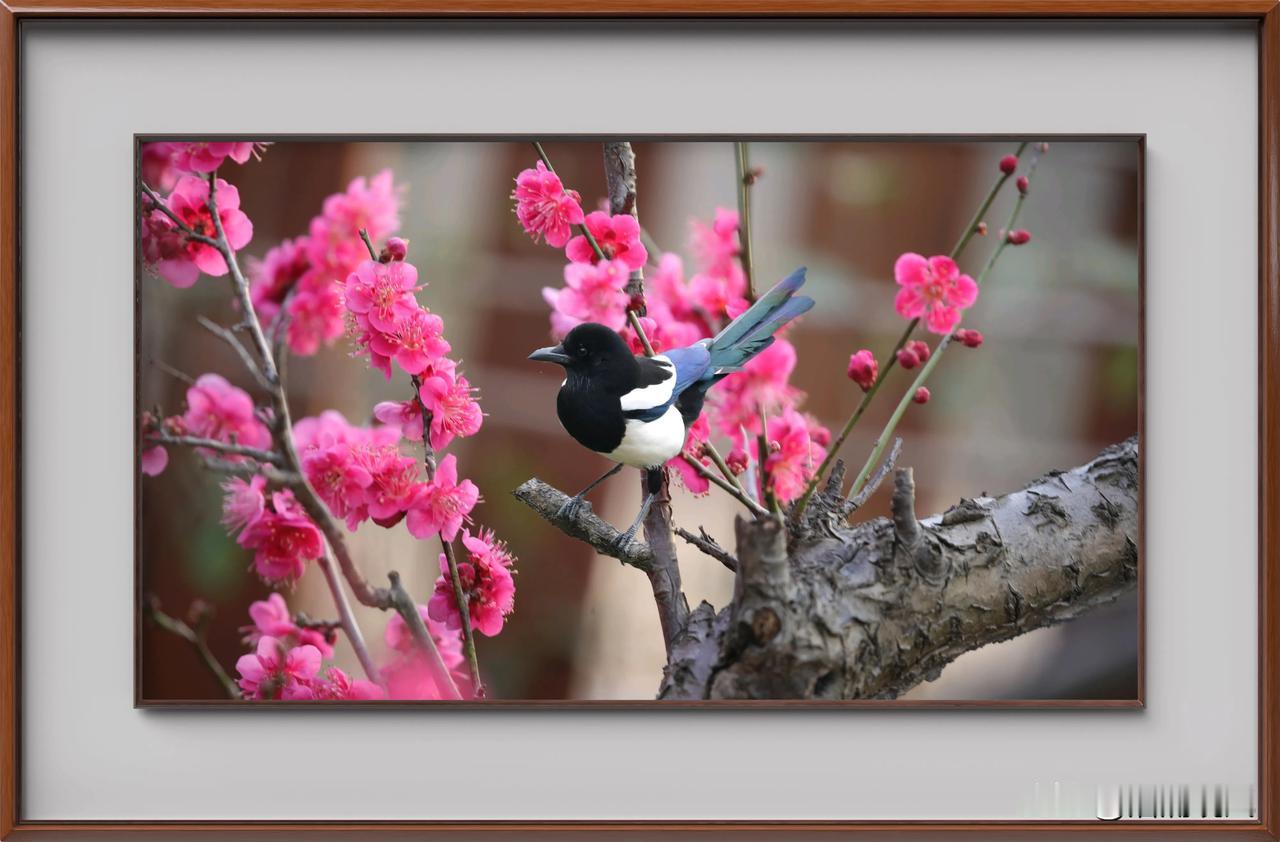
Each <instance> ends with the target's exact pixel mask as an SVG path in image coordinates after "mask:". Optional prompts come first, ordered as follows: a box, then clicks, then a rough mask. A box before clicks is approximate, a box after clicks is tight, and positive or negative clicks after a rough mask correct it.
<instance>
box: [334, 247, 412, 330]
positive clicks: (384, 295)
mask: <svg viewBox="0 0 1280 842" xmlns="http://www.w3.org/2000/svg"><path fill="white" fill-rule="evenodd" d="M418 289H419V287H418V270H417V269H416V268H414V266H413V264H412V263H405V262H404V261H399V260H398V261H396V262H394V263H378V262H376V261H373V260H365V261H362V262H361V263H360V265H359V266H357V267H356V270H355V271H354V272H352V273H351V275H350V276H348V278H347V284H346V293H345V302H346V305H347V309H348V310H349V311H351V312H352V313H357V314H359V315H362V316H364V317H365V319H367V320H368V323H369V326H370V327H372V328H373V329H374V330H378V331H382V332H383V333H390V332H392V331H394V330H395V329H396V324H397V322H399V321H400V320H401V319H403V318H406V317H409V316H412V315H413V314H414V313H415V311H417V310H418V309H419V307H418V302H417V300H416V299H415V298H414V297H413V294H414V292H415V291H417V290H418Z"/></svg>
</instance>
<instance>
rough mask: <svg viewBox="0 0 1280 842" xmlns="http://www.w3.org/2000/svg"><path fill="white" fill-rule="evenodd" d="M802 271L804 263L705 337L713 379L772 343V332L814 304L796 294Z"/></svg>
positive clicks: (802, 282) (736, 367)
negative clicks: (737, 314) (714, 375)
mask: <svg viewBox="0 0 1280 842" xmlns="http://www.w3.org/2000/svg"><path fill="white" fill-rule="evenodd" d="M804 273H805V268H804V267H803V266H802V267H800V268H799V269H797V270H796V271H794V272H792V273H791V274H790V275H788V276H787V277H786V278H784V279H783V280H782V281H780V282H778V284H777V285H776V286H774V288H773V289H771V290H769V291H768V292H766V293H765V294H764V295H762V296H760V298H759V299H758V300H757V301H756V303H754V304H752V305H751V306H750V307H749V308H748V309H747V310H746V312H744V313H742V314H741V315H740V316H738V318H736V319H734V320H733V321H732V322H730V323H729V324H728V325H727V326H726V327H725V328H724V330H722V331H720V333H718V334H717V335H716V336H715V338H714V339H711V340H709V341H708V343H707V349H708V350H709V351H710V352H711V360H710V362H711V366H710V368H711V371H713V372H715V374H716V376H717V377H716V379H719V377H721V376H723V375H725V374H729V373H731V372H734V371H737V370H739V369H740V368H742V366H743V365H745V364H746V362H747V361H748V360H750V359H751V358H752V357H754V356H755V355H756V354H759V353H760V352H761V351H763V350H764V349H765V348H768V347H769V346H770V345H772V344H773V334H774V333H776V332H777V331H778V329H779V328H781V327H782V326H783V325H784V324H786V323H787V322H789V321H791V320H792V319H794V318H796V317H797V316H800V315H802V314H804V313H807V312H808V311H809V310H810V309H811V308H812V307H813V299H812V298H809V297H807V296H803V295H799V296H797V295H796V292H797V291H798V290H799V289H800V287H802V286H804Z"/></svg>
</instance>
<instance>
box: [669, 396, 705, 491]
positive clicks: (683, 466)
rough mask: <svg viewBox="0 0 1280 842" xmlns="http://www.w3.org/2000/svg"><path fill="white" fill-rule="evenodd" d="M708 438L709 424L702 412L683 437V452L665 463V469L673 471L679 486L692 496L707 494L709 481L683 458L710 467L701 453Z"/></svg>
mask: <svg viewBox="0 0 1280 842" xmlns="http://www.w3.org/2000/svg"><path fill="white" fill-rule="evenodd" d="M710 438H711V422H710V420H709V419H708V417H707V414H706V413H705V412H704V413H703V414H701V415H699V416H698V420H697V421H694V422H693V424H692V425H691V426H690V427H689V432H688V434H687V435H686V437H685V442H684V450H682V451H681V452H680V454H679V455H677V456H676V457H675V458H673V459H670V460H669V461H668V462H667V467H668V468H670V469H672V470H673V471H675V474H676V476H677V477H679V478H680V484H681V485H683V486H684V487H685V488H686V489H688V491H689V493H691V494H694V495H702V494H706V493H707V492H709V491H710V490H711V481H710V480H709V479H707V478H706V477H704V476H703V475H702V474H701V473H699V472H698V471H696V470H694V468H693V466H692V465H690V464H689V463H688V461H687V460H686V458H685V457H688V458H689V459H697V460H698V462H700V463H701V464H703V465H707V466H710V464H711V461H710V459H709V457H707V456H705V455H703V453H702V445H703V444H704V443H706V441H707V440H708V439H710Z"/></svg>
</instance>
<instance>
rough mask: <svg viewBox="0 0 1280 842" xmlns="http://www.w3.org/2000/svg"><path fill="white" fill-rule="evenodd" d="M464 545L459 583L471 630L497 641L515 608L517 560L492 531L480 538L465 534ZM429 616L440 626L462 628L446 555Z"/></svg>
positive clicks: (468, 532) (428, 606)
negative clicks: (505, 620)
mask: <svg viewBox="0 0 1280 842" xmlns="http://www.w3.org/2000/svg"><path fill="white" fill-rule="evenodd" d="M462 545H463V546H464V547H466V550H467V557H466V558H465V559H459V560H458V580H459V582H460V583H461V585H462V593H463V596H464V597H465V598H466V600H467V613H468V616H469V617H470V620H471V628H472V629H474V630H475V631H477V632H479V633H480V634H483V635H486V636H488V637H493V636H494V635H496V634H497V633H498V632H500V631H502V624H503V622H504V619H505V618H506V616H507V615H508V614H510V613H511V612H512V610H514V608H515V596H516V583H515V579H513V578H512V575H511V565H512V564H513V562H514V561H515V559H514V558H512V556H511V553H510V552H508V551H507V546H506V544H504V543H502V542H501V541H498V540H497V539H495V538H494V535H493V532H492V531H491V530H484V529H482V530H480V532H479V533H478V534H476V535H472V534H471V532H470V530H466V531H464V532H463V533H462ZM427 613H428V616H430V617H431V619H433V620H435V621H436V622H443V623H444V624H445V627H446V628H449V629H460V628H462V616H461V611H460V609H459V608H458V600H457V594H456V593H455V592H454V587H453V579H452V577H451V576H450V574H449V562H448V560H447V559H446V558H445V556H444V554H443V553H441V555H440V578H438V579H436V590H435V593H434V594H432V596H431V600H430V601H429V602H428V603H427Z"/></svg>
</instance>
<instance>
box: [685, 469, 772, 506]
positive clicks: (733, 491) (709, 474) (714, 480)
mask: <svg viewBox="0 0 1280 842" xmlns="http://www.w3.org/2000/svg"><path fill="white" fill-rule="evenodd" d="M680 455H681V457H682V458H683V459H684V461H685V462H687V463H688V464H689V466H690V467H691V468H693V469H694V470H695V471H697V472H698V473H699V474H700V475H701V476H703V477H705V478H706V479H707V480H708V481H709V482H710V483H711V484H712V485H715V486H716V487H717V488H720V489H722V490H723V491H725V492H726V493H727V494H728V495H729V496H730V497H732V498H733V499H735V500H737V501H738V502H739V503H741V504H742V505H744V506H746V507H747V510H748V511H750V512H751V513H752V514H753V515H755V516H756V517H767V516H768V514H769V510H768V509H766V508H765V507H764V506H761V505H760V504H759V503H757V502H756V501H755V500H752V499H751V498H750V497H749V496H747V493H746V492H745V491H743V490H742V487H741V486H739V485H736V484H735V485H730V484H729V483H727V482H725V481H724V480H723V479H721V478H720V477H718V476H716V474H715V472H714V471H712V470H711V469H710V468H708V467H707V466H706V465H704V464H702V463H701V462H699V461H698V460H697V459H690V458H689V457H688V456H686V455H685V454H683V453H682V454H680Z"/></svg>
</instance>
